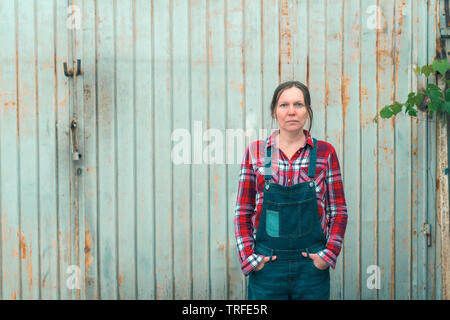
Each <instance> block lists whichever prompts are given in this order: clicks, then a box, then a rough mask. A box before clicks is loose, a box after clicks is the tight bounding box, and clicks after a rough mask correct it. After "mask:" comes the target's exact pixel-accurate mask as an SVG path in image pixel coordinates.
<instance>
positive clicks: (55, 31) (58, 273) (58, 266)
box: [0, 0, 61, 300]
mask: <svg viewBox="0 0 450 320" xmlns="http://www.w3.org/2000/svg"><path fill="white" fill-rule="evenodd" d="M56 8H57V6H56V0H54V1H53V50H54V51H53V67H54V78H53V79H54V80H53V81H54V88H55V97H54V106H53V107H54V115H55V140H54V143H55V188H56V194H57V195H56V197H55V204H56V208H55V209H56V277H57V278H56V290H57V293H56V297H57V299H58V300H60V299H61V270H60V269H61V262H60V260H61V255H60V248H61V245H60V241H59V230H60V225H59V224H60V221H59V210H60V204H59V196H58V192H59V166H58V159H59V150H58V141H59V122H58V119H59V118H58V98H59V96H58V66H57V62H58V59H57V58H56V57H57V51H58V50H57V48H58V46H57V40H56V39H57V34H58V28H57V16H56V11H57V10H56ZM0 180H1V179H0ZM0 203H1V201H0ZM0 230H1V229H0ZM0 238H1V235H0ZM0 250H1V248H0ZM0 274H1V271H0ZM0 283H1V282H0Z"/></svg>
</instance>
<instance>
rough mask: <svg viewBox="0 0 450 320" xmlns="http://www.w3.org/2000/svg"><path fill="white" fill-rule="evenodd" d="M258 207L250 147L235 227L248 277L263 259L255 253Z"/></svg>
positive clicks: (239, 251)
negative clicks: (255, 222)
mask: <svg viewBox="0 0 450 320" xmlns="http://www.w3.org/2000/svg"><path fill="white" fill-rule="evenodd" d="M255 206H256V175H255V172H254V170H253V165H252V161H251V155H250V147H247V150H246V151H245V157H244V161H243V162H242V165H241V171H240V174H239V187H238V193H237V201H236V212H235V217H234V227H235V236H236V244H237V249H238V253H239V261H240V263H241V269H242V272H243V273H244V275H248V274H249V273H250V271H252V270H253V269H254V268H255V267H256V266H257V265H258V264H259V263H260V262H261V261H262V259H263V256H260V255H257V254H255V253H254V250H253V248H254V238H253V225H252V216H253V214H255Z"/></svg>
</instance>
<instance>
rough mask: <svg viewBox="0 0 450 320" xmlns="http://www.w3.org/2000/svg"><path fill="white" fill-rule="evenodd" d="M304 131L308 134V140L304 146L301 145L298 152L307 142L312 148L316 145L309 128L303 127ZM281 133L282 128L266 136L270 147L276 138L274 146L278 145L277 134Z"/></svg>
mask: <svg viewBox="0 0 450 320" xmlns="http://www.w3.org/2000/svg"><path fill="white" fill-rule="evenodd" d="M303 133H304V134H305V136H306V142H305V144H304V145H303V146H302V147H300V149H298V150H297V152H299V151H300V150H301V149H303V148H304V147H305V146H306V145H307V144H309V145H310V146H311V148H313V147H314V143H313V140H312V137H311V134H310V133H309V132H308V130H306V129H303ZM279 134H280V129H278V130H275V131H274V132H272V134H271V135H270V136H268V137H267V138H266V143H267V146H268V147H270V146H271V145H272V141H273V140H274V139H275V142H274V143H273V144H274V146H276V140H277V139H276V136H277V135H279Z"/></svg>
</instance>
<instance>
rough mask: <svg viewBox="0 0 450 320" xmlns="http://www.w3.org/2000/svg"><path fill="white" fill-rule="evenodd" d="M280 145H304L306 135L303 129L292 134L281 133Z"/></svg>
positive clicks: (288, 132)
mask: <svg viewBox="0 0 450 320" xmlns="http://www.w3.org/2000/svg"><path fill="white" fill-rule="evenodd" d="M279 139H280V141H279V143H280V145H281V146H290V145H298V144H300V143H301V144H304V143H305V140H306V136H305V133H304V132H303V129H302V130H300V131H295V132H290V131H281V130H280V133H279Z"/></svg>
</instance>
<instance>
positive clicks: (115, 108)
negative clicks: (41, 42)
mask: <svg viewBox="0 0 450 320" xmlns="http://www.w3.org/2000/svg"><path fill="white" fill-rule="evenodd" d="M113 20H114V21H113V38H114V40H113V47H114V54H113V56H114V62H113V70H114V71H113V74H114V77H113V87H114V103H113V105H114V219H115V233H116V247H115V253H116V297H117V299H119V300H120V273H119V271H120V270H119V212H118V210H119V196H118V194H117V193H118V179H119V177H118V175H119V172H118V156H119V155H118V132H117V0H114V1H113Z"/></svg>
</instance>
